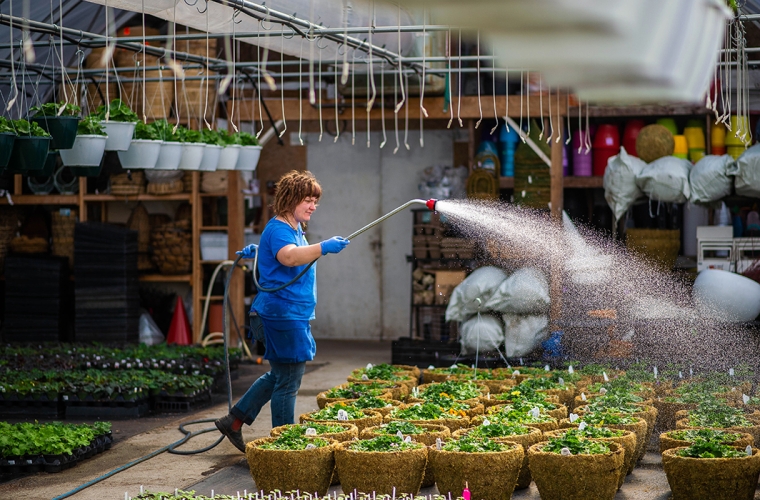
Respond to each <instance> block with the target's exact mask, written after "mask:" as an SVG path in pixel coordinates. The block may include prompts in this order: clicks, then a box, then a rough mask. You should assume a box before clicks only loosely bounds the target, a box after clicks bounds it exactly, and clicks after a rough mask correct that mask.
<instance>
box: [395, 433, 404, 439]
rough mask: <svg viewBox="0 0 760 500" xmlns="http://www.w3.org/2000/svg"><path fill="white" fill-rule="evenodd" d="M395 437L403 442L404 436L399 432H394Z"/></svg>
mask: <svg viewBox="0 0 760 500" xmlns="http://www.w3.org/2000/svg"><path fill="white" fill-rule="evenodd" d="M396 437H397V438H399V439H402V440H403V439H404V434H402V433H401V431H396Z"/></svg>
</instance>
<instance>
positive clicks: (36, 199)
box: [0, 194, 79, 205]
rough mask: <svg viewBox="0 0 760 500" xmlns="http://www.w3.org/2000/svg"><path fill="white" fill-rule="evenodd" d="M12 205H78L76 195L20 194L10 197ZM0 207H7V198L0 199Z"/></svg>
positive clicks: (77, 196)
mask: <svg viewBox="0 0 760 500" xmlns="http://www.w3.org/2000/svg"><path fill="white" fill-rule="evenodd" d="M11 200H13V204H14V205H78V204H79V195H76V194H20V195H16V196H14V195H11ZM0 205H8V198H6V197H5V196H3V197H2V198H0Z"/></svg>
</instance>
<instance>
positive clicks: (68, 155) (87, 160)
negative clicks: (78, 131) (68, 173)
mask: <svg viewBox="0 0 760 500" xmlns="http://www.w3.org/2000/svg"><path fill="white" fill-rule="evenodd" d="M107 141H108V137H107V136H105V135H78V136H77V138H76V139H74V145H73V146H72V147H71V149H61V150H60V153H61V161H62V162H63V164H64V165H65V166H67V167H97V166H99V165H100V160H102V159H103V151H105V147H106V142H107Z"/></svg>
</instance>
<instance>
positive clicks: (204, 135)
mask: <svg viewBox="0 0 760 500" xmlns="http://www.w3.org/2000/svg"><path fill="white" fill-rule="evenodd" d="M201 142H204V143H206V144H210V145H212V146H224V141H223V140H222V138H221V137H220V136H219V132H217V131H216V130H209V129H203V131H202V132H201Z"/></svg>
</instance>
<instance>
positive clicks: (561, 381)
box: [557, 377, 565, 385]
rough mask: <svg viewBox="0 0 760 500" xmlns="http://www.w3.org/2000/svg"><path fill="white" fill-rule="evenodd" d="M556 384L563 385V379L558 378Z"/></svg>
mask: <svg viewBox="0 0 760 500" xmlns="http://www.w3.org/2000/svg"><path fill="white" fill-rule="evenodd" d="M557 382H558V383H559V385H565V379H563V378H562V377H559V378H558V379H557Z"/></svg>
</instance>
